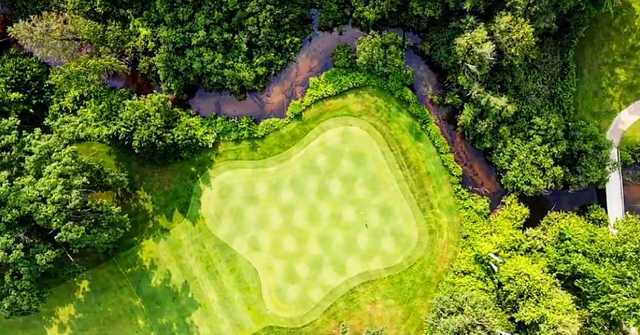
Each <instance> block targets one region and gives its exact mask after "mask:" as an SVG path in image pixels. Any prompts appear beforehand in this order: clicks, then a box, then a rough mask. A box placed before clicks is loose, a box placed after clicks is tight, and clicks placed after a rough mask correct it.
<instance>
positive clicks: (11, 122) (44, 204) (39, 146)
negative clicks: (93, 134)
mask: <svg viewBox="0 0 640 335" xmlns="http://www.w3.org/2000/svg"><path fill="white" fill-rule="evenodd" d="M0 121H1V122H0V127H1V128H0V154H1V155H0V157H1V158H2V159H1V161H0V168H1V169H0V274H1V275H2V276H1V278H2V280H1V281H0V313H2V314H3V315H5V316H14V315H24V314H28V313H31V312H34V311H35V310H36V309H37V308H38V306H39V304H40V303H41V302H42V301H43V299H44V297H45V295H46V286H45V283H44V277H45V276H47V277H49V278H51V277H55V274H54V273H58V274H59V273H60V272H63V271H64V269H66V268H68V264H69V263H73V262H75V257H78V254H80V253H81V252H86V251H90V250H91V251H97V252H103V251H105V250H108V249H110V248H112V247H113V246H114V243H115V242H116V241H118V240H119V239H120V238H121V237H122V236H123V234H124V233H125V232H126V231H127V230H128V229H129V219H128V217H127V215H126V214H124V213H123V212H122V210H121V208H120V207H119V206H118V202H119V199H120V197H121V196H122V195H123V193H124V192H126V190H127V180H126V176H125V175H124V174H122V173H121V172H118V171H116V170H107V169H105V168H104V167H102V166H101V165H99V164H96V163H92V162H89V161H87V160H86V159H84V158H83V157H81V156H79V155H78V153H77V152H75V150H74V149H73V148H72V147H68V146H65V145H64V143H61V142H60V141H59V140H57V139H56V138H55V137H53V136H52V135H49V134H42V133H41V131H40V130H39V129H36V130H34V131H33V132H30V133H29V132H26V131H25V130H21V129H20V127H19V121H18V120H17V119H16V118H9V119H0ZM107 195H109V196H107ZM60 265H66V266H60Z"/></svg>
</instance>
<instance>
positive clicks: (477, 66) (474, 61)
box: [454, 24, 496, 77]
mask: <svg viewBox="0 0 640 335" xmlns="http://www.w3.org/2000/svg"><path fill="white" fill-rule="evenodd" d="M454 51H455V55H456V57H457V61H458V63H459V64H460V65H462V66H463V68H464V69H465V71H466V72H467V73H470V74H471V75H474V76H477V77H482V76H484V75H486V74H487V73H488V72H489V70H490V69H491V66H492V65H493V62H494V61H495V52H496V46H495V44H494V43H493V41H492V40H491V37H490V35H489V31H488V30H487V28H486V27H485V26H484V25H482V24H481V25H479V26H477V27H476V28H475V29H473V30H471V31H468V32H466V33H464V34H462V35H461V36H458V37H457V38H456V39H455V41H454Z"/></svg>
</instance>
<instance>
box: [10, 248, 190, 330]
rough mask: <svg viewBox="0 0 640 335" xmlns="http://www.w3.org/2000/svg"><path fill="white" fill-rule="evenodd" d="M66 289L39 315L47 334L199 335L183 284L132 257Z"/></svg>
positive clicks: (132, 255) (111, 263) (79, 279)
mask: <svg viewBox="0 0 640 335" xmlns="http://www.w3.org/2000/svg"><path fill="white" fill-rule="evenodd" d="M66 285H68V286H69V287H67V288H65V289H61V290H58V291H59V292H57V293H58V294H57V296H56V297H52V298H55V299H56V301H50V303H49V304H48V305H49V306H48V308H49V309H48V310H46V311H44V316H43V319H44V324H45V328H46V330H47V333H54V334H87V333H90V334H194V333H197V332H198V331H197V327H196V326H195V324H194V323H193V321H192V320H191V316H192V315H193V313H194V312H195V311H197V310H198V309H199V308H200V304H199V303H198V301H197V300H196V299H195V298H194V297H193V294H192V293H191V290H190V287H189V285H188V283H187V282H182V283H179V284H177V283H175V282H174V280H172V276H171V273H169V272H160V271H158V266H157V265H156V264H154V263H153V262H149V261H147V262H146V264H145V262H143V261H142V260H141V259H140V258H139V257H138V256H137V255H136V254H134V253H132V252H127V253H125V254H124V255H122V257H118V258H117V259H114V260H113V261H111V262H109V263H106V264H104V265H103V266H101V267H99V268H96V269H94V271H92V272H90V273H86V274H83V275H82V276H81V277H80V278H78V279H76V280H74V281H73V282H72V283H68V284H66ZM70 293H72V294H70ZM60 298H62V299H60ZM19 329H20V327H19ZM24 329H25V330H26V329H28V328H26V327H25V328H24Z"/></svg>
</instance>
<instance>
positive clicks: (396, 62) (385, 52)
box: [356, 32, 413, 86]
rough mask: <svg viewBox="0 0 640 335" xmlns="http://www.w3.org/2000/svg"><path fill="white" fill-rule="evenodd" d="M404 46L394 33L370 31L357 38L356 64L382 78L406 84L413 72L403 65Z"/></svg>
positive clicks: (411, 79) (410, 79)
mask: <svg viewBox="0 0 640 335" xmlns="http://www.w3.org/2000/svg"><path fill="white" fill-rule="evenodd" d="M405 51H406V46H405V44H404V41H403V40H402V38H401V37H400V36H398V34H396V33H391V32H388V33H382V34H380V33H377V32H372V33H370V34H368V35H367V36H364V37H362V38H360V39H359V40H358V45H357V49H356V54H357V59H356V63H357V64H358V66H359V67H360V68H361V69H363V70H365V71H370V72H373V73H375V74H378V75H380V76H382V77H384V78H388V79H390V80H393V81H397V82H398V83H400V84H401V85H403V86H404V85H408V84H409V83H410V82H411V81H413V72H412V71H411V69H409V68H408V67H407V66H406V65H405V61H404V57H405Z"/></svg>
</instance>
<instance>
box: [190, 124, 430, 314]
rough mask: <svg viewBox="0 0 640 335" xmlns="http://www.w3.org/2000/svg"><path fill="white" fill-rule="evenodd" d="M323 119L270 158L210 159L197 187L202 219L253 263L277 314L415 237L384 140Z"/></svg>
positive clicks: (381, 260) (394, 253)
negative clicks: (207, 174)
mask: <svg viewBox="0 0 640 335" xmlns="http://www.w3.org/2000/svg"><path fill="white" fill-rule="evenodd" d="M332 121H334V122H331V123H332V124H333V125H334V127H333V128H330V129H328V130H324V129H320V130H321V132H320V131H312V133H311V134H309V135H308V136H307V138H305V140H303V141H302V142H301V143H300V144H299V145H297V146H296V147H294V148H292V149H290V150H288V151H287V152H285V153H283V154H281V155H278V156H276V157H274V158H270V159H266V160H261V161H245V162H231V163H229V164H220V165H218V166H216V168H214V170H213V171H212V177H211V184H210V187H208V188H205V189H204V190H203V192H202V198H201V210H200V213H201V215H202V216H203V217H204V218H205V221H206V223H207V225H208V226H209V227H210V229H211V230H212V231H214V232H216V234H217V235H218V236H220V237H221V238H222V239H223V240H224V241H226V242H227V243H228V244H229V245H231V246H232V247H233V248H234V249H236V250H237V251H238V252H239V253H240V254H242V255H244V256H245V257H247V258H248V259H249V260H250V262H251V263H252V264H253V265H254V266H255V267H256V269H257V271H258V273H259V274H260V280H261V282H262V292H263V296H264V298H265V303H266V305H267V307H268V308H269V309H270V310H271V311H272V312H274V313H276V314H278V315H280V316H284V317H293V316H300V315H303V314H305V313H306V312H308V311H309V310H310V309H311V308H312V307H313V306H314V305H315V304H317V303H318V302H320V300H321V299H322V298H323V297H324V296H325V295H326V294H327V293H328V292H329V291H331V290H332V289H334V288H335V287H337V286H338V285H339V284H341V283H342V282H344V281H345V280H347V279H349V278H351V277H354V276H356V275H358V274H360V273H364V272H367V271H371V270H376V269H383V268H387V267H390V266H392V265H394V264H397V263H399V262H400V261H402V260H403V258H405V257H406V256H407V255H409V254H410V253H411V251H412V250H413V248H414V246H415V245H416V240H417V237H418V231H417V228H416V223H417V218H416V216H415V215H414V213H416V212H417V209H413V208H415V207H416V205H415V200H414V199H413V198H412V197H411V194H410V193H409V192H408V191H406V190H407V186H406V185H405V186H404V187H401V184H399V182H400V183H401V182H403V181H402V180H396V176H395V175H394V172H393V171H397V170H398V167H397V166H395V162H394V161H393V160H392V159H389V160H388V159H386V157H385V155H384V154H383V152H382V151H381V148H380V145H385V143H380V142H381V141H376V140H375V139H374V138H373V137H372V136H371V135H369V133H368V131H374V130H373V129H367V130H368V131H367V130H364V129H362V128H360V127H358V126H345V125H343V122H335V121H339V119H334V120H332ZM319 128H323V127H322V125H321V126H320V127H319ZM324 128H327V127H324ZM318 133H320V134H318ZM311 140H312V141H311ZM309 142H310V143H309ZM382 150H387V151H388V150H389V149H388V148H386V147H385V148H382ZM390 165H391V166H390ZM352 284H355V283H352Z"/></svg>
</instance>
